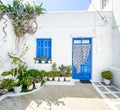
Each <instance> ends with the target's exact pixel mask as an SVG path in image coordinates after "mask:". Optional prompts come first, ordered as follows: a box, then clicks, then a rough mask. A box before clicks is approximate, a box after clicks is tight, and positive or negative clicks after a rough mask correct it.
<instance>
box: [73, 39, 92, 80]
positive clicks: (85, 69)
mask: <svg viewBox="0 0 120 110" xmlns="http://www.w3.org/2000/svg"><path fill="white" fill-rule="evenodd" d="M75 43H78V44H81V45H82V44H86V43H89V44H90V51H89V55H88V58H87V60H86V62H85V63H84V64H81V65H80V73H77V71H76V68H75V67H74V65H73V58H72V78H73V79H81V80H90V79H91V74H92V38H73V40H72V45H74V44H75ZM72 47H73V46H72ZM72 57H73V52H72Z"/></svg>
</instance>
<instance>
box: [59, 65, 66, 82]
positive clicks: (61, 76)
mask: <svg viewBox="0 0 120 110" xmlns="http://www.w3.org/2000/svg"><path fill="white" fill-rule="evenodd" d="M59 70H60V77H59V81H64V74H65V71H66V69H65V66H64V65H63V64H62V65H61V66H59Z"/></svg>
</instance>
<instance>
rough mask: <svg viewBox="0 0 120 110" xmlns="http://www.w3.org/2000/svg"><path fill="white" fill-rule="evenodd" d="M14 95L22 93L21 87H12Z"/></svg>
mask: <svg viewBox="0 0 120 110" xmlns="http://www.w3.org/2000/svg"><path fill="white" fill-rule="evenodd" d="M13 89H14V92H15V93H20V92H21V91H22V85H20V86H18V87H13Z"/></svg>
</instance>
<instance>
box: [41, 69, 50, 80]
mask: <svg viewBox="0 0 120 110" xmlns="http://www.w3.org/2000/svg"><path fill="white" fill-rule="evenodd" d="M40 74H41V75H42V80H45V81H46V80H47V78H48V72H47V71H45V70H41V71H40Z"/></svg>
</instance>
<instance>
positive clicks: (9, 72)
mask: <svg viewBox="0 0 120 110" xmlns="http://www.w3.org/2000/svg"><path fill="white" fill-rule="evenodd" d="M10 74H11V71H5V72H3V73H2V76H8V75H10Z"/></svg>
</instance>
